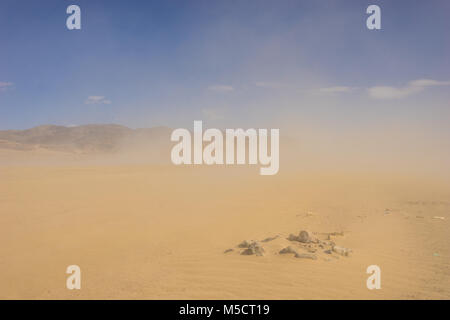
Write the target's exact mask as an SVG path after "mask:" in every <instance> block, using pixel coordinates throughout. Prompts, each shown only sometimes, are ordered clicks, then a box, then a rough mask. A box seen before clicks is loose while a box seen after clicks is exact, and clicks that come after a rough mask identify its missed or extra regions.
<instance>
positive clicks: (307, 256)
mask: <svg viewBox="0 0 450 320" xmlns="http://www.w3.org/2000/svg"><path fill="white" fill-rule="evenodd" d="M295 257H296V258H299V259H311V260H317V256H316V255H315V254H312V253H296V254H295Z"/></svg>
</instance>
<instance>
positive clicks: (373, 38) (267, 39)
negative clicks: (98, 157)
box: [0, 0, 450, 131]
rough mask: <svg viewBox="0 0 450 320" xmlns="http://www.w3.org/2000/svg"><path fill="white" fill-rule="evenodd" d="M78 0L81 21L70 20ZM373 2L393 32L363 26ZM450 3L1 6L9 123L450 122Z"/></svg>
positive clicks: (4, 109) (50, 2) (0, 66)
mask: <svg viewBox="0 0 450 320" xmlns="http://www.w3.org/2000/svg"><path fill="white" fill-rule="evenodd" d="M70 4H76V5H79V6H80V8H81V16H82V29H81V30H73V31H69V30H67V28H66V23H65V22H66V18H67V16H68V15H67V14H66V8H67V6H69V5H70ZM370 4H378V5H379V6H380V7H381V14H382V22H381V24H382V30H379V31H378V30H377V31H370V30H368V29H367V28H366V26H365V20H366V18H367V16H368V15H367V14H366V13H365V10H366V8H367V6H368V5H370ZM449 9H450V2H448V1H444V0H431V1H402V0H396V1H393V0H390V1H376V0H372V1H363V0H355V1H330V0H328V1H306V0H304V1H300V0H297V1H287V0H279V1H264V0H253V1H252V0H246V1H244V0H241V1H232V0H228V1H217V0H215V1H196V0H187V1H181V0H180V1H139V0H130V1H103V0H102V1H100V0H88V1H85V0H71V1H65V0H43V1H25V0H2V1H1V2H0V39H1V50H0V129H23V128H29V127H32V126H36V125H41V124H49V123H52V124H61V125H78V124H85V123H119V124H124V125H127V126H130V127H151V126H156V125H167V126H171V127H176V126H191V125H192V121H193V120H196V119H197V120H204V121H207V122H208V123H209V124H210V125H217V126H224V127H234V126H247V127H249V126H251V127H258V126H266V127H267V126H269V127H277V126H281V125H282V123H285V122H286V121H287V119H288V120H291V121H294V122H296V121H299V122H302V123H306V122H310V123H318V124H320V125H323V126H328V125H331V126H333V125H335V126H341V127H345V126H348V125H349V124H352V123H355V122H357V123H359V124H360V126H362V127H364V126H370V125H376V124H379V123H381V122H383V123H386V121H387V120H389V121H391V122H395V121H398V120H399V119H402V121H405V119H406V120H408V121H410V122H418V123H421V122H423V123H427V124H428V125H429V126H432V127H434V128H438V129H439V128H441V129H442V130H444V131H445V130H446V128H447V127H448V121H449V120H450V112H449V106H450V103H449V102H450V94H449V92H450V90H449V88H450V82H449V81H450V58H449V57H450V36H449V30H450V16H449V12H450V10H449Z"/></svg>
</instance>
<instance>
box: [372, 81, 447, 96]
mask: <svg viewBox="0 0 450 320" xmlns="http://www.w3.org/2000/svg"><path fill="white" fill-rule="evenodd" d="M449 85H450V81H437V80H432V79H419V80H413V81H410V82H408V84H407V85H406V86H404V87H390V86H375V87H371V88H369V89H367V91H368V94H369V96H370V97H371V98H374V99H384V100H387V99H402V98H406V97H409V96H411V95H413V94H416V93H419V92H421V91H423V90H425V88H427V87H434V86H449Z"/></svg>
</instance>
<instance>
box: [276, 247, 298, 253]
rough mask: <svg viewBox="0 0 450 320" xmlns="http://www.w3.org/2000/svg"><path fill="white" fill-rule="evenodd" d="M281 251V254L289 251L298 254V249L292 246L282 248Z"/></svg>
mask: <svg viewBox="0 0 450 320" xmlns="http://www.w3.org/2000/svg"><path fill="white" fill-rule="evenodd" d="M279 253H280V254H287V253H294V254H298V252H297V250H295V249H294V248H292V247H291V246H289V247H286V248H283V249H281V250H280V252H279Z"/></svg>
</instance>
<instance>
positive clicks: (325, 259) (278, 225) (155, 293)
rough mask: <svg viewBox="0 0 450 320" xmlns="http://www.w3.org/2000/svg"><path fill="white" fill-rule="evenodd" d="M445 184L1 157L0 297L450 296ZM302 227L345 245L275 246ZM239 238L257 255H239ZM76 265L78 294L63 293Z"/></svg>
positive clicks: (449, 195)
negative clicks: (306, 253) (4, 160)
mask: <svg viewBox="0 0 450 320" xmlns="http://www.w3.org/2000/svg"><path fill="white" fill-rule="evenodd" d="M449 190H450V188H448V187H447V186H445V185H443V184H439V183H437V182H433V183H430V182H426V181H423V180H415V179H413V178H411V177H409V178H405V177H393V176H392V175H390V176H381V175H377V176H375V175H363V174H354V175H350V174H321V175H318V174H309V175H308V174H305V173H292V172H290V173H289V174H287V173H283V172H281V173H280V174H278V175H277V176H272V177H267V176H259V175H258V174H257V172H256V169H255V170H253V169H252V170H250V169H236V168H223V169H212V168H199V169H193V168H186V167H184V168H183V167H174V166H172V165H167V166H165V165H152V166H144V165H128V166H127V165H109V166H106V165H103V166H101V165H77V166H75V165H71V166H69V165H54V164H52V165H47V166H45V165H39V166H30V165H14V166H11V165H8V166H6V165H5V166H2V167H1V168H0V242H1V243H2V245H1V246H0V284H1V285H0V298H3V299H5V298H7V299H18V298H25V299H65V298H69V299H91V298H101V299H103V298H104V299H116V298H121V299H135V298H142V299H171V298H174V299H317V298H321V299H380V298H383V299H384V298H389V299H430V298H435V299H449V298H450V281H449V280H450V264H449V263H450V259H449V257H450V241H449V240H450V236H449V234H450V233H449V231H450V230H449V220H450V214H449V213H450V191H449ZM436 216H437V217H441V218H442V219H440V218H439V219H437V218H434V217H436ZM301 230H308V231H310V232H311V234H314V236H317V237H320V238H321V239H323V241H326V239H328V240H331V241H333V242H335V244H336V245H338V246H340V247H343V248H349V249H350V250H351V254H350V255H349V256H343V255H340V254H337V253H336V252H332V254H329V253H324V252H323V251H325V250H326V249H327V248H320V247H317V246H316V247H315V248H313V250H314V249H315V250H318V251H316V252H315V253H314V254H315V255H317V259H296V258H295V257H294V255H293V254H282V253H279V252H280V251H281V250H282V249H283V248H285V247H286V246H289V245H295V246H297V250H300V249H301V250H308V248H300V247H299V246H301V245H302V244H301V243H292V241H289V240H287V238H288V237H289V234H294V235H297V234H298V233H299V232H300V231H301ZM267 238H269V239H271V240H268V241H262V240H265V239H267ZM272 238H274V239H272ZM243 240H249V241H250V240H257V241H259V244H260V245H262V246H263V247H264V255H262V256H257V255H245V254H244V255H242V254H239V253H240V251H239V250H242V249H240V248H238V245H239V244H240V243H241V242H242V241H243ZM227 249H233V250H232V251H231V250H230V251H229V252H227V253H224V252H225V251H226V250H227ZM322 249H323V251H322ZM72 264H75V265H78V266H80V268H81V273H82V288H81V290H68V289H66V286H65V285H66V278H67V277H68V275H67V274H66V273H65V271H66V268H67V266H69V265H72ZM369 265H378V266H379V267H380V268H381V289H380V290H368V289H367V287H366V280H367V277H368V276H369V275H368V274H366V269H367V267H368V266H369Z"/></svg>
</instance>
